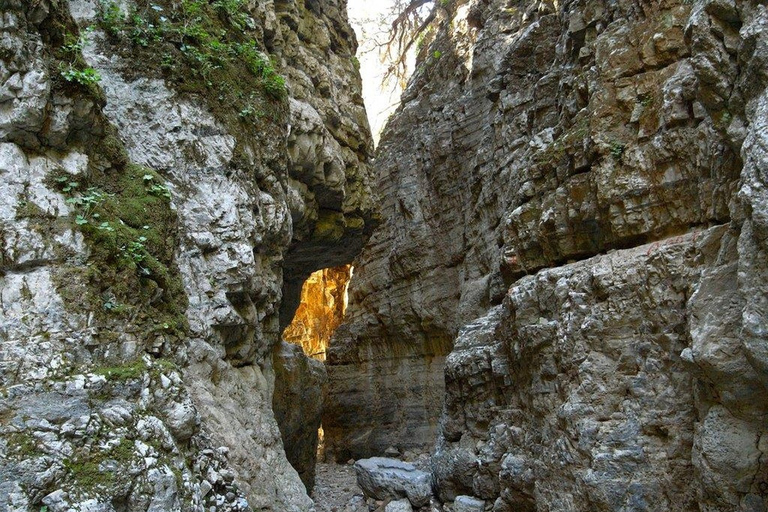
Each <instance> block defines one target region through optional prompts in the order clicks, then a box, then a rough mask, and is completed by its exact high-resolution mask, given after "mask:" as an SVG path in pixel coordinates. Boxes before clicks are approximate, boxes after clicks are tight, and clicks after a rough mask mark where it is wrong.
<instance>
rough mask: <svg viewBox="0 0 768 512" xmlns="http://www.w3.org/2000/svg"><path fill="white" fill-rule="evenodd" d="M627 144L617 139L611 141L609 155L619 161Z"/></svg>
mask: <svg viewBox="0 0 768 512" xmlns="http://www.w3.org/2000/svg"><path fill="white" fill-rule="evenodd" d="M626 149H627V146H626V144H623V143H621V142H619V141H616V140H614V141H611V149H610V151H611V156H612V157H613V159H614V160H616V161H619V160H621V157H623V156H624V152H625V151H626Z"/></svg>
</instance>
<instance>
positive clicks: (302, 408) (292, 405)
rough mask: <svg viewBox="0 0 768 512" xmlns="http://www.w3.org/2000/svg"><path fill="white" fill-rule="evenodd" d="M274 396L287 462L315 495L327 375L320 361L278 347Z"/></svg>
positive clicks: (294, 348)
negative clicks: (318, 447)
mask: <svg viewBox="0 0 768 512" xmlns="http://www.w3.org/2000/svg"><path fill="white" fill-rule="evenodd" d="M273 362H274V365H275V393H274V399H273V401H272V408H273V409H274V411H275V419H276V420H277V424H278V425H279V426H280V433H281V434H282V438H283V445H284V446H285V454H286V456H287V457H288V462H290V463H291V465H292V466H293V467H294V468H295V469H296V471H298V472H299V477H301V481H302V482H304V485H305V486H306V487H307V492H308V493H309V494H311V493H312V488H313V487H314V485H315V463H316V462H317V444H318V432H317V431H318V429H319V428H320V417H321V413H322V407H323V400H324V398H325V391H326V389H325V387H326V383H327V375H326V372H325V366H324V365H323V363H321V362H320V361H316V360H314V359H310V358H309V357H307V356H305V355H304V352H303V351H302V348H301V347H300V346H299V345H295V344H293V343H285V342H283V343H281V344H280V345H279V346H278V347H276V348H275V356H274V358H273Z"/></svg>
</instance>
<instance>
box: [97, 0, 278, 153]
mask: <svg viewBox="0 0 768 512" xmlns="http://www.w3.org/2000/svg"><path fill="white" fill-rule="evenodd" d="M134 3H135V7H134V8H133V10H131V11H130V12H122V11H121V10H120V7H118V5H117V4H116V3H115V2H113V1H111V0H102V1H101V3H100V14H99V26H100V27H101V28H102V29H103V30H104V31H105V32H106V34H107V35H108V37H109V41H110V42H111V43H112V45H113V47H112V49H113V50H114V51H115V52H116V53H118V54H120V55H121V56H123V57H124V63H125V64H126V68H127V69H125V70H123V71H124V72H125V73H126V74H127V75H131V74H132V73H134V74H137V75H141V76H147V74H148V73H149V74H152V72H153V71H154V72H155V74H156V75H159V76H162V78H164V80H165V82H166V83H167V84H168V85H170V86H171V87H172V88H174V89H176V90H177V91H178V92H180V93H182V94H185V95H190V96H193V97H195V98H196V99H198V100H200V99H201V100H203V101H204V102H205V104H206V105H207V107H208V108H209V110H210V111H211V112H212V113H213V114H214V116H216V118H217V119H218V120H219V121H220V122H222V123H223V124H224V125H225V126H226V127H227V129H228V131H229V132H230V133H231V134H232V135H234V136H235V137H236V138H238V139H245V138H248V137H252V136H253V135H255V134H256V133H258V132H259V131H261V130H264V129H265V128H267V127H268V125H269V124H270V123H275V124H278V125H280V124H282V121H283V120H284V118H285V116H286V113H287V107H286V104H285V99H286V97H287V89H286V83H285V79H284V78H283V77H282V76H281V75H280V74H279V73H278V71H277V70H276V68H275V63H274V62H273V61H272V59H271V58H270V57H269V56H268V55H267V53H266V51H265V50H264V49H263V48H261V47H260V46H259V44H258V43H257V42H256V37H257V36H258V32H257V31H256V30H253V29H255V23H254V21H253V18H252V16H251V13H250V12H249V7H248V4H249V2H246V1H245V0H214V1H209V0H182V1H172V0H151V1H149V0H137V1H136V2H134ZM131 63H141V64H140V67H137V68H136V69H131V68H130V66H131V65H132V64H131Z"/></svg>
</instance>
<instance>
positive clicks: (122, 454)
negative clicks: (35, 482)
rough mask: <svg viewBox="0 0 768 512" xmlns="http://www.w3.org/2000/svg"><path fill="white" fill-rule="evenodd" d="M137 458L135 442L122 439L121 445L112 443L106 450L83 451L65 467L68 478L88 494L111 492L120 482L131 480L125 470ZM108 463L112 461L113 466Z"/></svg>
mask: <svg viewBox="0 0 768 512" xmlns="http://www.w3.org/2000/svg"><path fill="white" fill-rule="evenodd" d="M136 457H137V456H136V454H135V453H134V450H133V442H132V441H131V440H129V439H126V438H122V439H120V441H119V443H117V444H115V443H112V444H110V446H109V447H108V448H106V449H100V448H97V447H93V448H91V449H90V450H89V451H85V450H83V451H81V452H79V453H77V454H75V456H73V457H71V458H69V459H66V460H65V461H64V467H65V468H66V470H67V476H68V477H69V478H71V480H72V481H73V482H72V483H74V484H76V485H77V487H78V488H80V489H82V490H84V491H86V492H90V491H94V490H97V489H104V490H106V491H110V490H112V489H111V487H112V486H114V485H115V484H116V482H117V481H118V480H120V481H125V480H127V479H129V478H130V475H129V474H128V472H127V471H125V470H127V469H128V466H129V465H130V464H131V462H132V461H133V459H135V458H136ZM108 461H112V464H109V465H107V464H105V463H106V462H108ZM115 468H117V470H116V469H115Z"/></svg>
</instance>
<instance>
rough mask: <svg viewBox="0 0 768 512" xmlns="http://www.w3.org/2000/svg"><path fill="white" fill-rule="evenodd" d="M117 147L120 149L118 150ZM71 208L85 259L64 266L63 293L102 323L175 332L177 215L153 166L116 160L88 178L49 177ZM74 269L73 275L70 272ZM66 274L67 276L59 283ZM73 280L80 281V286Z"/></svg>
mask: <svg viewBox="0 0 768 512" xmlns="http://www.w3.org/2000/svg"><path fill="white" fill-rule="evenodd" d="M118 154H120V152H118ZM51 181H52V183H51V186H53V187H55V188H58V190H60V191H61V192H62V193H63V194H64V195H65V196H67V202H68V203H69V204H70V205H71V207H72V208H73V210H74V211H73V214H72V215H73V218H72V221H73V222H74V223H75V224H76V225H77V226H78V227H79V229H80V230H81V231H82V233H83V235H84V236H85V238H86V240H87V241H88V242H89V247H90V249H91V254H90V258H89V265H88V266H85V267H82V266H79V267H72V268H70V269H69V273H70V275H69V277H79V278H80V279H69V280H67V279H66V277H67V271H66V270H64V271H63V274H64V275H63V276H61V277H64V279H60V282H62V281H63V283H62V284H63V285H64V287H65V288H67V287H70V288H74V289H71V290H64V293H63V294H64V295H65V298H66V299H68V300H70V301H73V302H74V305H76V306H79V307H81V308H82V309H84V310H90V311H94V312H95V313H96V314H97V316H99V317H100V318H101V319H102V320H104V322H105V323H106V324H107V325H110V324H116V323H120V324H123V325H128V324H132V325H138V326H140V328H141V329H142V330H143V331H144V332H141V333H137V334H139V335H140V336H141V337H143V338H146V337H147V336H150V335H151V334H152V333H153V332H157V333H159V334H163V335H175V336H183V335H184V334H185V332H186V328H187V324H186V318H185V316H184V312H185V309H186V305H187V301H186V295H185V293H184V290H183V285H182V282H181V277H180V275H179V272H178V269H177V268H176V266H175V262H174V251H175V248H176V244H177V218H176V213H175V212H174V211H173V210H172V209H171V207H170V197H171V195H170V191H169V189H168V187H167V186H166V185H165V182H164V181H163V179H162V178H161V177H160V176H159V175H158V174H157V173H156V172H154V171H153V170H151V169H148V168H145V167H141V166H137V165H132V164H128V165H122V166H117V167H115V168H110V169H108V170H106V171H100V172H99V171H94V172H93V173H92V174H91V176H90V177H88V178H87V179H85V178H72V177H71V176H69V175H66V174H61V175H58V176H53V177H52V178H51ZM72 272H79V274H80V275H79V276H72V275H71V273H72ZM67 281H68V282H67ZM77 281H81V282H85V283H87V284H88V286H87V291H86V293H83V292H84V291H85V290H83V289H82V287H80V286H78V285H76V284H74V283H76V282H77Z"/></svg>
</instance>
